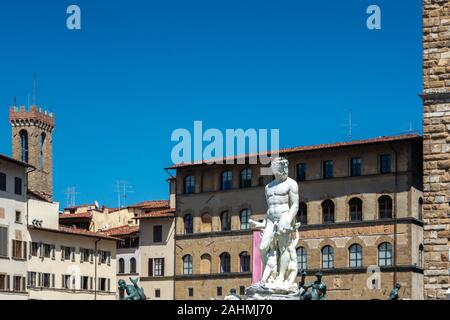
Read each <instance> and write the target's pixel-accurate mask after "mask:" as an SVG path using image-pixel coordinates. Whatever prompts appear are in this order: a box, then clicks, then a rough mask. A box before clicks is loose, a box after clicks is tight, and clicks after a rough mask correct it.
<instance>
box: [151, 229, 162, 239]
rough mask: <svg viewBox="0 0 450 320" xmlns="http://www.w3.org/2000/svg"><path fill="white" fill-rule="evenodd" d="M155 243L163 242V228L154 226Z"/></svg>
mask: <svg viewBox="0 0 450 320" xmlns="http://www.w3.org/2000/svg"><path fill="white" fill-rule="evenodd" d="M153 242H162V226H153Z"/></svg>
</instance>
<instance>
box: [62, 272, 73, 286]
mask: <svg viewBox="0 0 450 320" xmlns="http://www.w3.org/2000/svg"><path fill="white" fill-rule="evenodd" d="M74 280H75V279H74ZM61 288H63V289H71V288H72V277H71V276H70V274H63V275H62V284H61Z"/></svg>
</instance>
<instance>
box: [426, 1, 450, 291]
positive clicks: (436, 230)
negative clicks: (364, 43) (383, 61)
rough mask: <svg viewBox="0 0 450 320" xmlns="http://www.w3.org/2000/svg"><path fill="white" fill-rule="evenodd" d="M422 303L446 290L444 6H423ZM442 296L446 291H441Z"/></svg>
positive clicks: (449, 149)
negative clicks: (423, 253)
mask: <svg viewBox="0 0 450 320" xmlns="http://www.w3.org/2000/svg"><path fill="white" fill-rule="evenodd" d="M422 98H423V150H424V152H423V153H424V176H423V179H424V180H423V181H424V221H425V226H424V246H425V266H424V269H425V270H424V287H425V298H427V299H444V298H445V293H446V291H447V290H449V288H450V276H449V270H450V269H449V268H450V263H449V248H450V246H449V238H450V208H449V204H450V133H449V131H450V1H448V0H423V94H422ZM447 293H448V291H447Z"/></svg>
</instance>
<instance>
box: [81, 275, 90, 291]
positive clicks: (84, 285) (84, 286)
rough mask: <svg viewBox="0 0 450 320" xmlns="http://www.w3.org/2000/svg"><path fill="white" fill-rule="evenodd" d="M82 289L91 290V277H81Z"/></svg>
mask: <svg viewBox="0 0 450 320" xmlns="http://www.w3.org/2000/svg"><path fill="white" fill-rule="evenodd" d="M81 290H89V277H84V276H82V277H81Z"/></svg>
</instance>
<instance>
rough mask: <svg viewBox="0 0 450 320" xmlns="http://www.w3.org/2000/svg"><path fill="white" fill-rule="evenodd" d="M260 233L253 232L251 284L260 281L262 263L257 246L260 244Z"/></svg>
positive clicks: (258, 231) (257, 231)
mask: <svg viewBox="0 0 450 320" xmlns="http://www.w3.org/2000/svg"><path fill="white" fill-rule="evenodd" d="M261 236H262V234H261V231H260V230H255V231H253V269H252V270H253V272H252V283H258V282H259V281H261V278H262V273H263V269H262V268H263V263H262V260H261V255H260V254H259V245H260V243H261Z"/></svg>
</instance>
